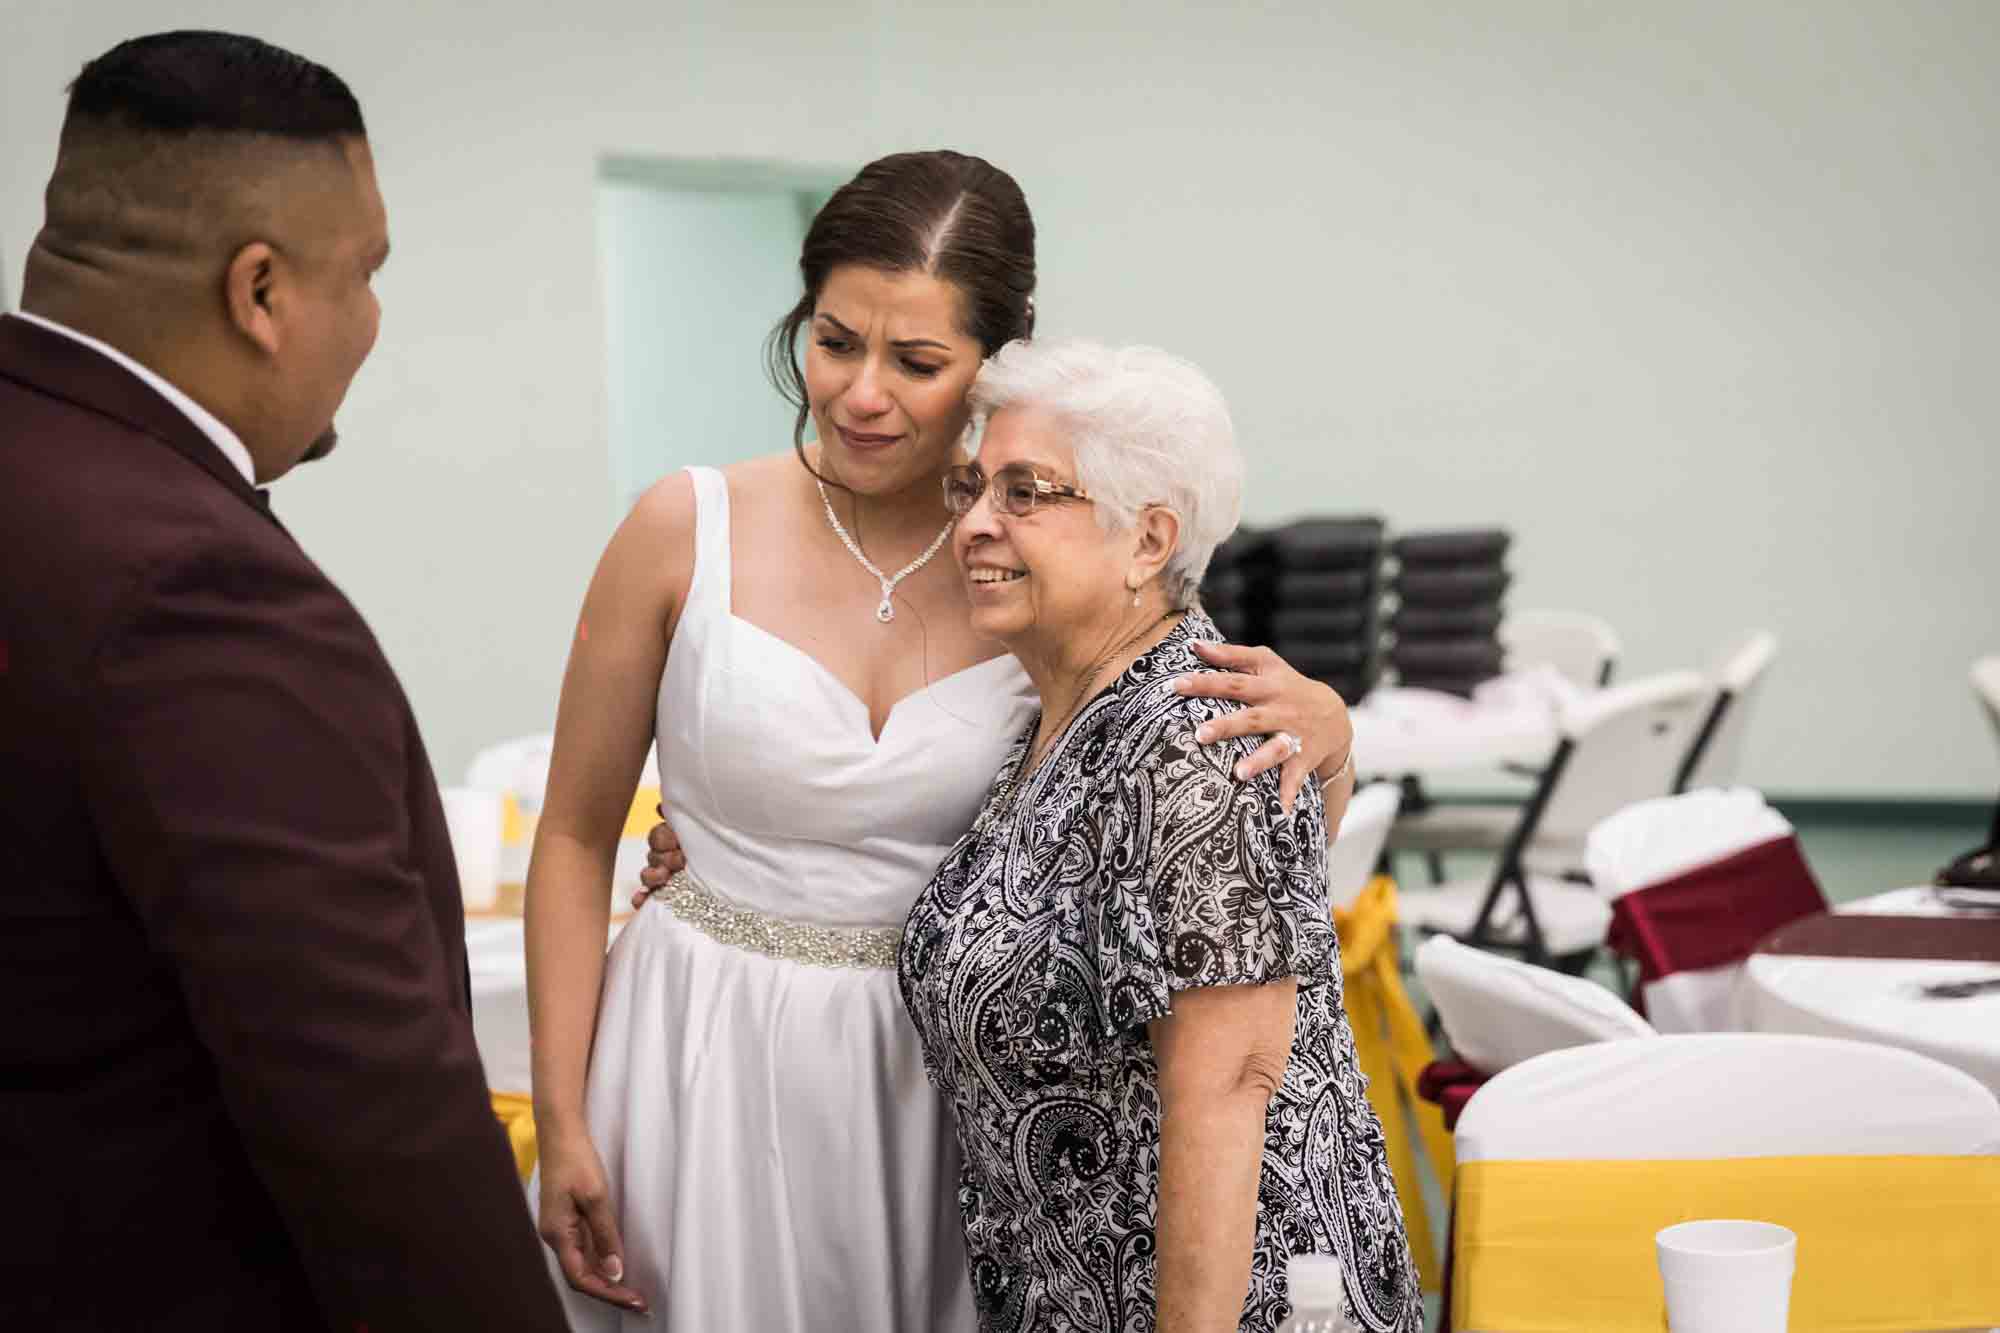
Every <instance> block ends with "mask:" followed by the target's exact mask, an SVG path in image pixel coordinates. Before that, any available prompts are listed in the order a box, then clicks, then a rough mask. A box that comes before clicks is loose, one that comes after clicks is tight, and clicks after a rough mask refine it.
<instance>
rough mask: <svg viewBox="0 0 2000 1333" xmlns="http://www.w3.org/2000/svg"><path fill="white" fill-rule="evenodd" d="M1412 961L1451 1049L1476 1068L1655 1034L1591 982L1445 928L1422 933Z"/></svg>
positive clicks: (1493, 1069)
mask: <svg viewBox="0 0 2000 1333" xmlns="http://www.w3.org/2000/svg"><path fill="white" fill-rule="evenodd" d="M1416 965H1417V980H1418V981H1419V982H1421V983H1422V984H1423V988H1424V993H1425V994H1426V995H1428V996H1429V997H1430V1001H1431V1004H1432V1006H1433V1007H1435V1008H1436V1010H1437V1015H1438V1021H1439V1022H1440V1023H1441V1024H1443V1026H1444V1032H1445V1036H1446V1037H1447V1038H1449V1039H1450V1041H1451V1050H1452V1054H1453V1055H1454V1056H1456V1057H1457V1058H1458V1059H1459V1060H1462V1061H1463V1062H1465V1063H1466V1064H1468V1065H1470V1066H1472V1067H1473V1068H1474V1069H1477V1070H1478V1071H1479V1072H1480V1073H1482V1074H1486V1075H1489V1076H1491V1075H1494V1074H1498V1073H1499V1072H1500V1071H1501V1070H1503V1069H1511V1068H1513V1067H1514V1066H1515V1065H1517V1064H1520V1063H1521V1062H1523V1061H1525V1060H1532V1059H1533V1058H1535V1057H1536V1056H1538V1055H1546V1054H1548V1053H1549V1052H1550V1051H1560V1050H1566V1049H1568V1048H1569V1047H1571V1046H1583V1045H1586V1044H1588V1043H1591V1042H1599V1041H1620V1040H1623V1039H1624V1038H1627V1037H1650V1036H1653V1035H1654V1032H1653V1029H1652V1027H1651V1026H1650V1025H1649V1024H1648V1023H1647V1022H1646V1020H1645V1019H1643V1018H1641V1017H1639V1015H1637V1014H1635V1013H1633V1012H1632V1007H1631V1006H1630V1005H1628V1004H1626V1003H1625V1001H1623V1000H1621V999H1619V998H1618V997H1617V996H1616V995H1614V994H1612V993H1611V992H1610V991H1608V990H1606V989H1605V988H1604V987H1603V986H1600V985H1598V984H1597V983H1596V982H1594V981H1588V980H1586V979H1584V978H1583V977H1573V976H1569V975H1567V974H1566V973H1562V972H1557V971H1555V970H1553V969H1551V968H1546V967H1537V966H1535V965H1534V964H1533V963H1523V962H1519V961H1517V960H1515V959H1512V958H1502V957H1500V956H1499V955H1497V954H1491V953H1487V952H1486V951H1485V950H1483V949H1472V948H1468V947H1466V946H1465V945H1463V944H1460V943H1459V942H1458V941H1457V940H1454V939H1452V938H1451V937H1450V936H1448V935H1434V936H1432V937H1431V938H1430V939H1427V940H1425V941H1424V942H1423V944H1422V945H1421V946H1420V947H1419V948H1418V949H1417V959H1416Z"/></svg>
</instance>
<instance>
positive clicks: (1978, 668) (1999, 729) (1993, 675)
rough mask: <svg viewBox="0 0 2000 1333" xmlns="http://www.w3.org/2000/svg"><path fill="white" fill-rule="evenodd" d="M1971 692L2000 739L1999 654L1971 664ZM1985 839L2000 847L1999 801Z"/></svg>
mask: <svg viewBox="0 0 2000 1333" xmlns="http://www.w3.org/2000/svg"><path fill="white" fill-rule="evenodd" d="M1972 692H1973V693H1974V694H1977V695H1978V696H1979V702H1980V703H1982V704H1984V705H1985V706H1986V720H1987V721H1988V722H1991V723H1992V724H1993V735H1994V737H1995V738H1996V739H2000V655H1996V656H1993V657H1982V658H1980V659H1979V660H1978V661H1977V662H1974V663H1973V664H1972ZM1986 841H1987V842H1988V844H1989V845H1992V846H1996V847H2000V803H1995V805H1994V807H1993V832H1992V833H1991V834H1990V835H1988V837H1987V839H1986Z"/></svg>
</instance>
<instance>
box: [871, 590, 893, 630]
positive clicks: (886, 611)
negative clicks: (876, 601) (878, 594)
mask: <svg viewBox="0 0 2000 1333" xmlns="http://www.w3.org/2000/svg"><path fill="white" fill-rule="evenodd" d="M875 618H876V619H877V620H879V621H881V622H882V623H883V624H885V625H886V624H888V623H889V622H890V621H892V620H894V619H895V618H896V608H895V607H894V606H892V605H890V603H889V594H887V593H883V594H882V604H881V605H880V606H878V607H876V608H875Z"/></svg>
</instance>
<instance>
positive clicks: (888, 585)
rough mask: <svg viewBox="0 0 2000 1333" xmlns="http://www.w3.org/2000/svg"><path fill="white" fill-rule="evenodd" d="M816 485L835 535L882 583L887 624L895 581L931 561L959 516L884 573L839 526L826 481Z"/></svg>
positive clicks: (880, 612)
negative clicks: (906, 559) (916, 553)
mask: <svg viewBox="0 0 2000 1333" xmlns="http://www.w3.org/2000/svg"><path fill="white" fill-rule="evenodd" d="M813 485H815V486H817V487H819V502H820V503H821V504H823V505H825V506H826V521H827V522H829V523H831V524H833V531H834V535H835V536H837V537H839V538H840V540H841V544H842V545H844V546H846V547H847V552H848V554H849V555H851V556H853V557H854V558H855V559H856V560H859V561H860V562H861V567H862V568H863V569H865V570H867V571H868V572H869V573H870V574H873V575H874V576H875V581H876V582H877V583H879V584H881V585H882V603H881V605H879V606H877V607H876V608H875V618H876V619H877V620H879V621H881V622H882V623H883V624H885V625H886V624H888V623H889V622H890V621H892V620H894V619H895V618H896V606H895V603H894V602H892V601H890V600H889V599H890V598H891V597H892V596H894V595H895V592H896V585H897V584H899V583H901V582H902V581H903V580H904V579H906V578H908V577H910V575H912V574H914V573H916V572H917V571H918V570H920V569H922V568H923V567H924V566H925V565H928V564H929V563H930V562H931V557H932V556H934V555H936V554H937V553H938V548H939V547H940V546H943V545H944V539H945V538H946V537H949V536H951V528H952V524H953V523H956V522H957V521H958V520H957V519H955V518H954V519H951V520H948V521H947V522H946V523H945V525H944V529H943V530H942V531H941V532H939V533H938V535H937V538H936V540H934V541H932V542H931V544H930V545H929V546H928V547H926V548H925V549H924V553H923V554H922V555H920V556H918V557H917V558H916V559H915V560H912V561H911V562H910V563H909V564H907V565H904V566H903V567H902V568H901V569H899V570H897V571H896V572H895V573H894V574H884V573H883V572H882V571H881V570H879V569H877V568H876V567H875V562H874V561H873V560H870V559H869V558H868V557H867V556H865V555H863V554H861V546H860V544H859V543H858V542H856V541H855V540H854V538H852V537H850V536H848V535H847V529H846V528H843V527H841V526H840V516H839V515H838V514H836V513H834V512H833V501H832V500H830V499H828V498H827V494H826V483H825V482H823V481H821V480H820V479H819V478H817V477H815V478H813Z"/></svg>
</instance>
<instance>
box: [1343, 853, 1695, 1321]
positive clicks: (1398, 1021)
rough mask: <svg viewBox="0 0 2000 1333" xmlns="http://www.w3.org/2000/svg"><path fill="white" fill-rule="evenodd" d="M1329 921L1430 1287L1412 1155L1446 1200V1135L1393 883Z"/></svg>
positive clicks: (1433, 1260) (1375, 888)
mask: <svg viewBox="0 0 2000 1333" xmlns="http://www.w3.org/2000/svg"><path fill="white" fill-rule="evenodd" d="M1333 925H1334V930H1335V933H1336V934H1338V935H1339V936H1340V971H1341V981H1342V984H1343V987H1344V989H1345V991H1346V996H1347V1021H1348V1025H1349V1026H1350V1027H1352V1028H1353V1029H1354V1050H1355V1054H1356V1055H1357V1056H1359V1058H1360V1061H1361V1072H1362V1073H1363V1074H1365V1075H1367V1077H1368V1100H1369V1102H1370V1104H1371V1105H1373V1106H1374V1108H1375V1115H1376V1117H1377V1118H1378V1119H1380V1120H1381V1122H1382V1138H1383V1141H1384V1143H1385V1144H1386V1146H1387V1148H1388V1152H1389V1170H1390V1171H1391V1172H1392V1173H1393V1174H1394V1175H1395V1177H1396V1197H1397V1199H1399V1200H1400V1201H1401V1203H1402V1205H1403V1224H1404V1225H1405V1226H1406V1227H1407V1228H1408V1229H1409V1233H1410V1250H1411V1253H1412V1254H1414V1255H1415V1256H1416V1261H1417V1273H1418V1275H1419V1277H1420V1278H1421V1279H1422V1280H1423V1286H1424V1289H1425V1290H1426V1291H1436V1290H1437V1289H1438V1287H1439V1285H1440V1282H1441V1279H1442V1273H1441V1271H1440V1267H1439V1264H1438V1256H1437V1247H1436V1245H1435V1244H1434V1243H1433V1241H1432V1239H1431V1223H1430V1210H1429V1209H1428V1208H1427V1207H1426V1206H1425V1204H1424V1190H1423V1178H1422V1174H1421V1172H1422V1164H1421V1162H1420V1160H1419V1159H1420V1158H1421V1157H1427V1158H1428V1159H1429V1161H1430V1167H1431V1171H1432V1173H1433V1174H1434V1175H1435V1176H1436V1177H1437V1180H1438V1188H1439V1189H1440V1190H1441V1191H1442V1192H1443V1194H1444V1197H1446V1198H1450V1197H1451V1188H1452V1163H1453V1155H1452V1148H1451V1134H1450V1132H1449V1131H1448V1130H1446V1129H1445V1127H1444V1112H1443V1111H1442V1110H1440V1109H1439V1108H1438V1107H1437V1106H1436V1105H1434V1104H1433V1103H1430V1102H1427V1101H1425V1100H1423V1099H1422V1098H1421V1097H1419V1096H1417V1075H1418V1074H1420V1073H1422V1072H1423V1068H1424V1066H1425V1065H1427V1064H1429V1063H1430V1062H1431V1060H1432V1058H1433V1056H1432V1054H1431V1043H1430V1038H1429V1037H1428V1036H1426V1035H1425V1033H1424V1024H1423V1020H1422V1019H1421V1018H1419V1017H1417V1010H1416V1006H1415V1005H1413V1004H1411V1003H1410V994H1409V992H1408V991H1406V990H1404V989H1403V978H1402V974H1401V971H1400V970H1399V968H1398V965H1397V957H1396V882H1395V881H1394V880H1393V879H1390V878H1389V877H1388V876H1386V875H1378V876H1376V877H1375V878H1374V879H1373V880H1370V881H1369V883H1368V887H1367V888H1365V889H1363V890H1362V891H1361V895H1360V896H1359V897H1358V898H1356V899H1355V900H1354V903H1353V905H1352V906H1350V907H1341V908H1335V909H1334V913H1333ZM1412 1121H1414V1122H1415V1124H1416V1128H1417V1138H1416V1139H1415V1140H1413V1139H1412V1138H1411V1136H1410V1125H1411V1122H1412ZM1655 1333H1657V1330H1655Z"/></svg>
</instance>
